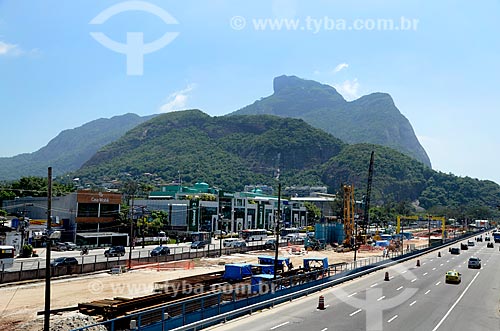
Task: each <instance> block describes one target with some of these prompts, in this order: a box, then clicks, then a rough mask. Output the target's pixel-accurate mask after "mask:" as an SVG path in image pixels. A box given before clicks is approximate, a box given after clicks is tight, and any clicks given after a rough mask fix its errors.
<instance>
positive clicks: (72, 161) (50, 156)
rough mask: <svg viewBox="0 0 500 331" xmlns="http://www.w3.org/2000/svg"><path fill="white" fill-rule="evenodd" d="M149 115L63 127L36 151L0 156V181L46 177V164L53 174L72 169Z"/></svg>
mask: <svg viewBox="0 0 500 331" xmlns="http://www.w3.org/2000/svg"><path fill="white" fill-rule="evenodd" d="M150 118H152V116H146V117H140V116H138V115H136V114H125V115H121V116H115V117H112V118H109V119H107V118H101V119H97V120H95V121H91V122H88V123H86V124H84V125H82V126H80V127H77V128H74V129H70V130H64V131H62V132H61V133H59V135H57V136H56V137H55V138H54V139H52V140H51V141H50V142H49V143H48V144H47V145H46V146H44V147H42V148H40V149H39V150H38V151H36V152H33V153H25V154H19V155H16V156H13V157H2V158H0V180H13V179H17V178H20V177H27V176H46V175H47V167H49V166H51V167H52V168H53V173H54V175H61V174H63V173H65V172H68V171H74V170H76V169H78V168H80V167H81V166H82V164H83V163H84V162H85V161H87V160H88V159H89V158H90V157H91V156H92V155H94V154H95V153H96V152H97V151H98V150H99V148H101V147H103V146H105V145H107V144H109V143H110V142H112V141H115V140H116V139H118V138H120V137H121V136H122V135H123V134H125V132H127V131H128V130H130V129H131V128H133V127H135V126H137V125H138V124H140V123H143V122H144V121H147V120H148V119H150Z"/></svg>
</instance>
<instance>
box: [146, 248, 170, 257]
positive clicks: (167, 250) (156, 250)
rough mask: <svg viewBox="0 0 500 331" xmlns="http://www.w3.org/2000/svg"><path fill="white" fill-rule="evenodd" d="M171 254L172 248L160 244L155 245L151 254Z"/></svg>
mask: <svg viewBox="0 0 500 331" xmlns="http://www.w3.org/2000/svg"><path fill="white" fill-rule="evenodd" d="M168 254H170V248H168V247H167V246H158V247H155V248H154V249H153V250H152V251H151V253H149V255H151V256H160V255H168Z"/></svg>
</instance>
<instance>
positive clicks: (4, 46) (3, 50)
mask: <svg viewBox="0 0 500 331" xmlns="http://www.w3.org/2000/svg"><path fill="white" fill-rule="evenodd" d="M20 52H21V50H20V49H19V48H18V47H17V45H14V44H8V43H6V42H3V41H0V55H7V54H9V55H12V54H13V55H16V54H19V53H20Z"/></svg>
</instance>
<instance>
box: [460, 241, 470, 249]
mask: <svg viewBox="0 0 500 331" xmlns="http://www.w3.org/2000/svg"><path fill="white" fill-rule="evenodd" d="M460 249H461V250H463V251H466V250H468V249H469V246H467V244H464V243H461V244H460Z"/></svg>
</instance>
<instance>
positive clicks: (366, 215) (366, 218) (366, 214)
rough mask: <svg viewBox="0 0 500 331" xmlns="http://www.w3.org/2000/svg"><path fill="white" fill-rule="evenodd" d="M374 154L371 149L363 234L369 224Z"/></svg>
mask: <svg viewBox="0 0 500 331" xmlns="http://www.w3.org/2000/svg"><path fill="white" fill-rule="evenodd" d="M374 154H375V152H374V151H372V154H371V157H370V166H369V167H368V184H367V185H366V196H365V210H364V219H363V232H364V234H365V235H367V234H368V227H369V226H370V198H371V195H372V180H373V159H374ZM365 238H366V237H365Z"/></svg>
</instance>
